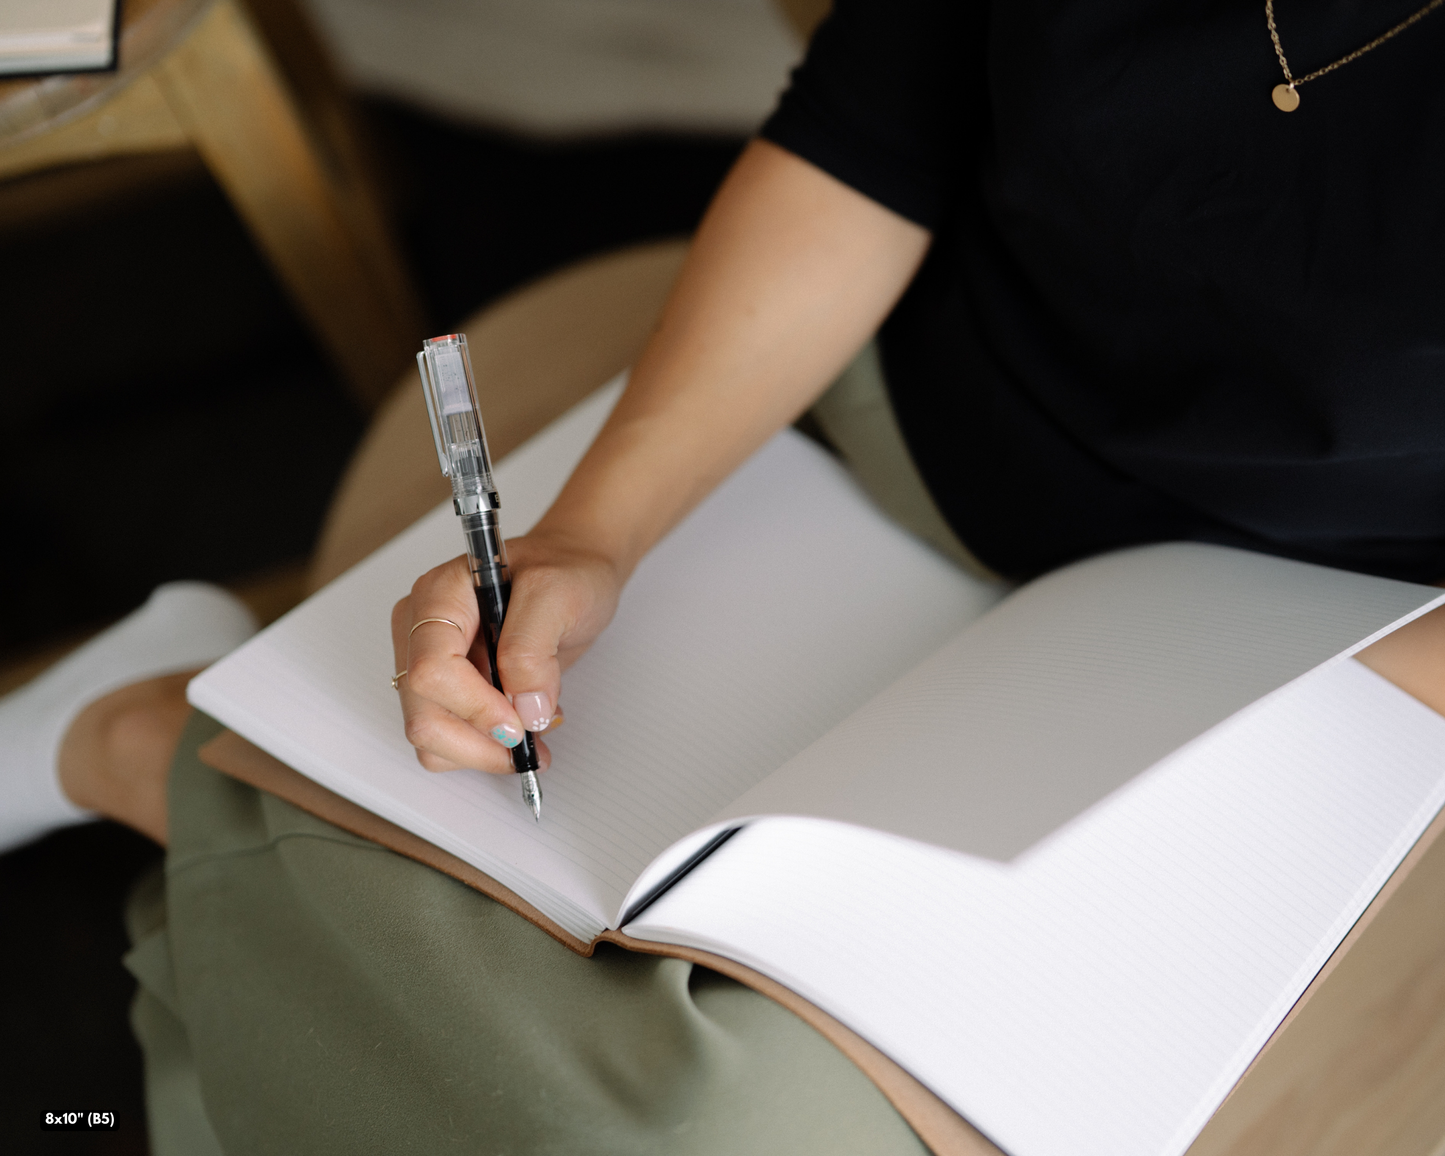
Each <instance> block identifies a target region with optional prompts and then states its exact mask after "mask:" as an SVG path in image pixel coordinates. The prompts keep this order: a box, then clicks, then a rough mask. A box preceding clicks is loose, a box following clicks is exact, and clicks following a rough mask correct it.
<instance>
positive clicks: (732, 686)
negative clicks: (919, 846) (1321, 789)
mask: <svg viewBox="0 0 1445 1156" xmlns="http://www.w3.org/2000/svg"><path fill="white" fill-rule="evenodd" d="M619 389H620V385H614V386H613V387H612V389H610V390H609V391H607V392H605V393H604V394H601V395H598V396H596V397H594V398H593V399H591V400H589V401H587V402H585V403H583V405H581V406H579V407H578V408H577V409H576V410H574V411H573V412H572V413H570V414H569V415H567V416H566V417H565V418H563V419H562V420H561V421H559V422H558V423H556V424H555V425H554V426H553V427H551V428H549V429H548V430H547V431H545V432H544V433H543V434H542V435H540V436H539V437H538V438H537V439H534V441H533V442H531V443H529V444H528V445H526V446H524V447H522V448H521V449H519V450H517V451H516V452H515V453H514V454H512V455H509V457H508V458H507V459H506V460H505V461H504V462H502V463H500V464H499V466H498V468H497V471H496V478H497V484H498V489H499V491H500V493H501V495H502V502H503V506H502V524H503V528H504V530H505V531H506V532H507V533H508V534H510V535H516V534H519V533H521V532H523V531H524V530H525V529H526V528H527V527H529V526H530V525H531V524H532V523H533V522H534V521H535V520H536V519H537V518H538V517H540V516H541V514H542V513H543V512H544V511H545V509H546V507H547V506H548V505H549V504H550V502H551V500H552V498H553V497H554V496H555V495H556V493H557V491H558V490H559V489H560V487H561V485H562V483H563V481H564V479H565V478H566V476H567V474H568V473H569V472H570V471H571V469H572V466H573V465H574V464H575V463H576V461H577V459H578V458H579V457H580V456H581V455H582V453H583V452H584V451H585V448H586V446H587V445H588V444H589V442H590V441H591V439H592V437H593V436H594V434H595V432H596V430H597V429H598V428H599V427H600V425H601V423H602V422H603V420H605V417H606V414H607V413H608V411H609V410H610V407H611V405H612V403H613V401H614V400H615V398H616V396H617V392H618V390H619ZM460 547H461V535H460V531H459V529H458V527H457V524H456V518H455V517H454V516H453V514H452V512H451V508H450V504H448V505H447V506H444V507H442V508H440V509H438V510H437V511H436V512H434V513H433V514H431V515H429V516H428V517H426V518H424V519H422V521H421V522H419V523H418V524H417V525H416V526H414V527H412V528H411V529H410V530H408V531H406V532H405V533H404V534H402V535H400V536H399V537H398V538H397V539H395V540H394V541H393V542H391V543H390V544H388V545H387V546H386V547H384V548H383V549H381V550H380V551H378V552H377V553H376V554H374V555H372V556H371V557H370V558H369V559H367V560H366V561H365V562H363V563H361V564H360V565H359V566H357V567H356V568H354V569H353V570H352V571H350V572H348V573H347V574H345V575H343V576H342V577H341V578H339V579H338V580H337V581H336V582H334V583H333V584H332V585H331V586H329V587H327V589H326V590H324V591H322V592H321V593H319V594H318V595H316V596H315V597H313V598H311V599H309V600H308V601H307V602H306V603H304V604H303V605H302V606H300V607H298V608H297V609H296V610H295V611H293V612H292V613H291V614H289V615H287V616H286V617H285V618H283V619H282V620H281V621H280V622H278V623H276V624H275V625H273V626H272V627H271V628H269V629H268V630H266V631H264V632H262V633H261V634H260V635H258V636H257V637H256V638H255V639H253V640H252V641H251V642H249V643H248V644H247V645H246V646H244V647H242V648H241V649H240V650H238V651H236V652H235V653H234V654H232V655H231V656H229V657H227V658H226V659H224V660H222V661H221V662H219V663H217V664H216V665H215V666H213V667H211V668H210V669H209V670H207V671H206V672H205V673H204V674H203V675H201V676H200V677H199V678H198V679H196V680H195V681H194V682H192V684H191V692H190V694H191V701H192V702H193V703H195V704H196V705H197V706H199V707H200V708H201V709H202V710H205V711H207V712H209V713H210V714H212V715H213V716H215V717H216V718H219V719H220V720H221V721H222V722H224V723H225V724H226V725H227V726H230V727H231V728H232V729H234V730H236V731H237V732H239V733H240V734H242V735H244V736H245V737H246V738H248V739H250V740H251V741H252V742H254V743H256V744H257V745H258V746H260V747H262V748H263V749H265V750H267V751H269V752H270V753H271V754H273V755H275V756H276V757H277V758H279V759H280V760H281V761H282V762H285V763H287V764H289V765H290V766H292V767H295V768H296V769H297V770H299V771H301V772H302V773H304V774H306V775H309V776H310V777H311V778H313V779H315V780H316V781H317V782H319V783H321V784H322V785H323V786H326V787H328V788H330V789H331V790H333V791H335V792H337V793H338V794H341V795H343V796H345V797H346V798H349V799H352V800H353V801H355V802H357V803H359V804H360V805H362V806H364V807H366V808H367V809H369V810H371V811H373V812H375V813H376V814H379V815H382V816H383V817H385V818H387V819H390V820H391V821H393V822H395V823H398V824H400V825H401V826H403V827H406V828H407V829H409V830H411V831H414V832H416V833H417V834H419V835H421V836H422V837H423V838H425V839H428V840H430V841H431V842H433V843H435V844H436V845H437V846H439V847H442V848H443V849H445V850H447V851H450V852H452V853H453V854H455V855H457V856H458V857H460V858H462V859H464V860H466V861H467V862H469V863H471V864H472V865H474V866H476V867H478V868H480V869H481V870H483V871H485V872H486V873H487V874H489V875H491V876H492V877H493V878H495V879H497V880H498V881H499V882H501V883H503V884H505V885H506V886H508V887H510V888H511V889H512V890H514V891H516V892H517V893H518V894H519V895H521V896H522V897H523V898H524V899H526V900H527V901H529V902H531V903H533V904H534V905H535V906H537V907H538V908H540V909H541V910H542V911H544V912H546V913H547V914H548V915H550V916H551V917H552V918H554V919H556V920H557V922H559V923H560V924H562V926H563V927H565V928H567V930H569V931H571V932H572V933H573V934H576V935H578V936H580V937H581V938H584V939H590V938H591V937H592V936H593V935H595V934H597V933H598V932H599V931H601V930H602V929H603V928H604V927H606V926H607V925H609V923H610V922H611V921H613V920H614V919H615V917H616V915H617V913H618V911H619V909H620V906H621V903H622V900H623V896H624V895H625V894H626V892H627V889H628V887H629V885H630V884H631V883H632V881H633V879H634V877H635V876H636V875H637V874H638V873H639V872H640V871H641V870H642V868H643V867H644V866H645V865H646V864H647V862H648V861H649V860H650V859H651V858H652V857H653V856H654V855H655V854H657V853H658V852H659V851H661V850H663V849H664V848H666V847H667V846H668V845H669V844H671V843H672V842H674V841H675V840H677V839H679V838H681V837H682V836H684V835H686V834H687V833H688V832H689V831H690V830H692V829H693V828H695V827H696V826H698V825H699V824H700V823H702V822H703V821H704V820H705V819H706V818H707V817H708V816H709V815H710V814H712V813H713V812H715V811H717V810H718V809H719V808H721V807H724V806H725V805H726V804H727V803H728V801H729V800H731V799H733V798H736V797H737V796H738V795H739V794H741V793H742V792H743V791H745V790H746V789H747V788H748V787H750V786H751V785H753V784H754V783H756V782H757V781H758V780H759V779H761V778H762V777H763V776H764V775H766V774H767V773H768V772H770V771H772V770H774V769H776V768H777V767H778V766H780V765H781V764H782V763H784V762H785V761H787V759H788V758H790V757H791V756H792V755H794V754H796V753H797V752H798V751H799V750H800V749H802V748H803V747H804V746H805V745H806V744H807V743H808V742H810V741H811V740H813V739H814V738H816V737H817V736H818V735H819V734H821V733H822V732H823V731H825V730H826V729H827V728H828V727H830V726H832V725H833V724H834V723H836V722H837V721H838V720H839V719H841V718H843V717H844V716H845V715H846V714H847V713H848V712H849V711H851V710H853V709H854V708H855V707H857V706H858V705H859V704H861V703H862V702H865V701H866V700H867V699H868V698H869V697H870V696H871V695H873V694H875V693H876V692H877V691H878V690H879V689H881V688H882V687H883V686H885V685H886V684H887V683H888V682H889V681H890V680H892V679H893V678H895V677H897V676H898V675H899V674H901V673H902V672H903V671H904V670H906V669H908V667H910V666H912V665H913V664H914V663H916V662H918V661H919V660H920V659H922V658H923V657H925V656H926V655H927V654H928V653H930V652H931V651H932V650H934V649H935V648H936V647H937V646H938V644H939V641H940V640H941V639H942V638H945V637H947V636H948V635H949V634H950V633H953V632H956V631H957V630H959V629H960V628H961V627H962V626H963V625H964V624H966V623H967V622H969V621H971V620H972V619H973V618H974V617H976V616H977V615H978V614H979V613H981V612H982V611H983V610H984V609H986V608H987V607H988V606H989V605H991V604H992V603H993V602H994V601H995V600H996V599H997V597H998V590H997V589H996V588H995V587H993V586H991V585H989V584H986V583H982V582H980V581H978V580H976V579H973V578H971V577H969V576H967V575H965V574H963V573H962V572H960V571H959V570H957V569H956V568H955V567H953V566H952V565H951V564H949V563H948V562H946V561H944V560H943V559H941V558H940V557H938V556H937V555H935V554H934V553H933V552H932V551H930V550H929V549H928V548H927V547H925V546H923V545H921V544H920V543H918V542H917V541H915V540H914V539H913V538H911V537H910V536H909V535H908V534H906V533H905V532H904V531H902V530H900V529H898V528H897V527H895V526H894V525H893V524H892V523H890V522H889V521H888V520H887V519H886V518H884V517H883V515H881V514H880V513H878V512H877V511H876V510H875V509H874V507H873V506H872V505H871V504H870V503H869V501H868V500H867V499H866V497H864V495H863V494H862V493H861V492H860V491H859V490H858V489H857V487H856V486H855V485H854V483H853V482H852V480H851V479H850V478H849V477H848V475H847V474H846V472H845V471H844V470H843V469H842V468H841V467H840V466H839V465H838V464H837V463H836V462H835V461H834V460H833V459H831V458H830V457H828V455H826V454H824V453H823V452H822V451H821V450H819V449H818V448H817V447H816V446H814V445H813V444H812V443H810V442H808V441H807V440H806V439H804V438H802V437H800V436H799V435H797V434H795V433H793V432H792V431H784V433H782V434H780V435H779V436H778V437H777V438H775V439H774V440H773V441H772V442H770V443H769V444H768V445H767V446H765V447H764V448H763V449H762V450H761V451H759V453H758V454H757V455H755V456H754V457H753V458H752V459H751V460H750V461H749V462H748V463H746V464H745V465H744V466H743V467H742V468H741V469H740V470H739V471H738V472H737V473H736V474H735V475H734V476H733V477H732V478H730V479H729V480H728V481H727V482H726V483H724V485H723V486H722V487H721V488H720V489H719V490H718V491H717V492H716V493H715V494H714V495H713V496H712V497H711V498H710V499H708V501H707V502H705V503H704V504H703V505H702V506H700V507H699V508H698V509H697V510H696V511H695V512H694V513H693V515H692V516H691V517H689V518H688V519H687V520H686V521H685V522H684V523H683V524H682V525H681V526H679V527H678V529H677V530H675V531H674V532H673V533H672V534H671V535H669V537H668V538H667V539H666V540H665V541H663V542H662V543H661V544H660V545H659V546H658V547H657V549H656V550H654V551H653V553H652V554H651V555H649V557H648V558H647V559H646V560H645V561H644V562H643V564H642V565H641V566H640V567H639V568H638V570H637V572H636V574H635V575H634V576H633V578H632V581H631V582H630V583H629V584H628V586H627V588H626V590H625V591H624V593H623V596H622V602H621V605H620V607H619V610H618V613H617V616H616V618H615V619H614V621H613V623H612V625H611V626H610V627H609V628H608V630H607V631H606V633H605V634H604V635H603V636H602V638H601V639H600V640H599V641H598V642H597V644H596V645H595V646H594V647H593V648H592V650H591V651H590V652H589V653H588V654H587V655H585V656H584V657H583V658H582V659H581V660H580V661H579V662H578V663H577V664H576V665H575V666H574V667H573V668H572V669H571V670H569V671H568V672H566V674H565V675H564V677H563V692H562V701H563V703H564V704H565V706H566V712H567V725H566V726H565V727H564V728H562V729H561V730H559V731H557V732H555V733H553V734H549V735H547V736H546V738H547V742H548V745H549V746H550V747H551V749H552V753H553V764H552V768H551V769H550V770H549V771H548V772H547V773H546V775H544V776H543V790H544V793H545V804H544V808H543V818H542V823H541V825H540V826H538V825H536V824H534V823H533V821H532V818H531V816H530V814H529V813H528V812H527V811H526V809H525V808H524V807H523V806H522V804H521V801H520V796H519V794H518V788H517V784H516V781H515V779H514V778H513V777H512V776H491V775H484V774H480V773H477V772H473V771H454V772H449V773H446V774H430V773H428V772H426V771H424V770H422V769H421V767H420V766H418V765H417V762H416V759H415V755H414V752H413V751H412V750H411V748H410V747H409V746H408V745H407V742H406V739H405V737H404V735H403V733H402V719H401V710H400V706H399V704H398V701H397V696H396V694H395V693H394V692H393V691H392V690H391V687H390V685H389V680H390V677H391V675H392V673H393V666H392V653H391V640H390V634H389V627H388V623H389V619H390V611H391V606H392V603H393V602H394V601H395V600H396V599H397V598H398V597H400V596H401V595H403V594H405V593H406V592H407V590H408V589H410V587H411V584H412V582H413V580H414V579H415V578H416V576H417V575H419V574H420V573H422V572H423V571H425V570H427V569H429V568H430V567H432V566H434V565H436V564H438V563H439V562H442V561H444V560H446V559H447V558H450V557H453V556H455V555H456V554H457V553H458V552H459V550H460Z"/></svg>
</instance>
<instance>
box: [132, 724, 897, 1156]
mask: <svg viewBox="0 0 1445 1156" xmlns="http://www.w3.org/2000/svg"><path fill="white" fill-rule="evenodd" d="M213 726H214V724H210V723H209V720H205V719H204V718H202V717H200V716H197V717H196V718H195V719H193V721H192V724H191V726H190V728H189V729H188V731H187V734H186V737H185V739H183V742H182V746H181V751H180V754H179V755H178V757H177V760H176V763H175V766H174V767H173V770H172V777H171V788H170V790H171V845H170V849H169V851H168V854H167V861H166V872H165V879H164V892H163V903H160V902H159V897H158V896H152V899H151V912H150V916H149V918H148V919H147V918H146V917H145V913H143V912H133V913H132V914H133V927H134V928H135V930H136V933H137V935H138V937H139V942H138V944H137V948H136V950H135V951H134V952H133V953H132V957H131V962H132V967H133V969H134V970H136V971H137V972H138V974H140V976H141V979H142V986H143V992H142V995H141V997H140V1001H139V1002H138V1005H137V1028H138V1031H139V1032H140V1034H141V1035H142V1036H143V1037H144V1036H146V1035H147V1034H149V1035H150V1037H151V1039H145V1040H143V1042H144V1043H145V1045H146V1047H147V1053H148V1054H147V1061H148V1084H149V1085H150V1086H148V1095H149V1100H150V1103H151V1105H152V1110H153V1112H158V1111H162V1110H164V1111H167V1112H169V1113H171V1114H172V1115H175V1114H176V1113H178V1112H181V1113H182V1114H183V1113H184V1108H183V1106H178V1105H179V1104H180V1100H183V1099H184V1096H183V1095H181V1094H180V1093H177V1091H176V1089H177V1088H180V1089H181V1091H182V1092H184V1089H185V1088H186V1087H193V1088H194V1089H196V1091H197V1092H198V1093H199V1096H200V1099H201V1100H202V1101H203V1102H204V1117H205V1119H206V1120H208V1121H209V1123H210V1126H211V1127H212V1128H213V1129H214V1132H215V1138H216V1140H217V1141H218V1142H219V1148H220V1150H222V1151H225V1152H227V1153H242V1152H253V1151H256V1152H259V1151H273V1150H274V1151H306V1152H315V1153H324V1152H330V1151H336V1152H343V1151H344V1152H348V1153H352V1152H358V1151H397V1150H404V1149H409V1148H411V1147H416V1148H417V1149H418V1150H426V1149H430V1148H434V1147H438V1146H442V1145H450V1144H457V1143H462V1144H465V1145H468V1146H469V1148H472V1149H475V1148H477V1146H478V1145H481V1144H484V1145H485V1146H486V1150H489V1151H490V1150H495V1151H505V1152H515V1153H527V1152H575V1151H588V1152H613V1151H615V1152H618V1153H624V1152H625V1153H647V1152H667V1153H700V1154H701V1153H713V1152H717V1153H722V1152H738V1151H748V1152H780V1153H781V1152H788V1153H807V1152H813V1151H817V1152H824V1151H826V1152H830V1153H847V1152H860V1153H861V1152H867V1153H879V1154H883V1153H891V1152H897V1153H921V1152H923V1151H925V1149H924V1148H923V1145H922V1144H921V1142H920V1141H919V1140H918V1139H917V1137H916V1136H915V1135H914V1134H913V1132H912V1131H911V1130H910V1129H909V1128H908V1126H907V1125H906V1124H905V1123H904V1122H903V1120H902V1119H901V1118H900V1117H899V1116H898V1115H897V1113H896V1112H895V1111H894V1110H893V1108H892V1107H891V1105H889V1104H888V1102H887V1101H886V1100H885V1099H884V1098H883V1097H882V1095H881V1094H880V1093H879V1092H878V1091H877V1089H876V1088H875V1087H874V1086H873V1084H872V1083H871V1082H869V1081H868V1080H867V1079H866V1078H865V1077H864V1076H863V1075H862V1074H861V1073H860V1072H859V1071H858V1070H857V1069H856V1068H855V1067H854V1066H853V1065H852V1064H851V1063H850V1062H849V1061H848V1060H847V1059H845V1058H844V1057H843V1056H842V1055H841V1054H840V1053H839V1052H837V1051H836V1050H835V1049H834V1048H833V1047H832V1046H831V1045H830V1044H828V1043H827V1041H825V1040H824V1039H823V1038H822V1037H821V1036H818V1035H817V1034H816V1033H815V1032H813V1030H812V1029H811V1028H809V1027H808V1026H807V1025H806V1024H804V1023H803V1022H802V1021H801V1020H799V1019H797V1018H796V1017H795V1016H793V1015H792V1014H791V1013H790V1012H788V1011H786V1010H785V1009H783V1008H781V1007H779V1006H778V1005H777V1004H774V1003H773V1002H772V1001H770V1000H768V999H766V998H764V997H762V996H760V995H758V994H756V993H755V992H753V991H751V990H750V989H748V988H745V987H743V986H741V985H739V984H737V983H734V982H733V981H731V980H728V979H726V978H724V977H722V976H719V975H717V974H716V973H713V972H711V971H708V970H706V969H704V968H700V967H695V966H692V965H690V964H687V963H684V962H682V961H679V960H670V959H660V958H655V957H648V956H640V955H634V954H632V953H628V952H624V951H622V950H620V949H616V948H613V947H611V946H610V945H604V946H603V947H602V948H601V949H600V950H599V951H598V953H597V955H596V956H595V957H594V958H592V959H583V958H581V957H579V956H577V955H575V954H573V953H572V952H570V951H568V950H567V949H566V948H564V947H562V946H561V945H560V944H558V943H557V942H555V941H554V940H552V939H551V938H549V937H548V936H546V935H545V934H543V933H542V932H541V931H539V930H537V929H536V928H535V927H533V926H532V925H531V924H529V923H527V922H526V921H525V920H522V919H521V918H519V917H518V916H516V915H514V914H512V913H511V912H510V911H507V910H506V909H505V908H503V907H501V906H500V905H499V904H497V903H495V902H493V901H492V900H490V899H488V898H486V897H485V896H483V895H480V894H478V893H477V892H475V891H472V890H470V889H469V888H467V887H465V886H463V885H461V884H459V883H457V882H455V881H454V880H452V879H450V878H447V877H446V876H443V875H441V874H439V873H437V872H434V871H432V870H430V869H429V868H426V867H424V866H421V865H420V864H417V863H414V862H412V861H410V860H408V859H405V858H402V857H401V856H398V855H395V854H393V853H392V852H390V851H387V850H386V849H384V848H381V847H378V846H377V845H375V844H372V843H368V842H366V841H364V840H362V839H358V838H356V837H354V836H352V835H349V834H347V833H346V832H343V831H341V830H339V829H338V828H335V827H332V826H330V825H329V824H326V823H324V822H322V821H321V820H318V819H316V818H313V817H312V816H310V815H308V814H306V813H304V812H302V811H299V810H297V809H296V808H294V807H291V806H290V805H288V804H286V803H284V802H282V801H280V800H278V799H276V798H274V797H272V796H269V795H265V794H263V793H261V792H258V791H256V790H254V789H252V788H250V787H247V786H245V785H243V784H241V783H238V782H235V781H233V780H231V779H228V778H226V777H225V776H223V775H220V774H218V773H217V772H214V771H212V770H210V769H209V768H207V767H205V766H204V765H203V764H201V763H200V762H199V760H198V759H196V757H195V754H194V751H195V747H196V746H197V745H199V743H200V742H201V741H204V739H205V738H206V737H208V734H209V731H208V729H207V728H208V727H213ZM138 902H139V903H143V902H144V899H143V897H142V898H141V899H140V900H138ZM146 1009H149V1012H148V1013H147V1012H146ZM143 1013H145V1014H149V1015H150V1020H149V1021H146V1020H145V1014H143ZM142 1021H145V1022H142ZM162 1021H164V1022H165V1025H166V1026H165V1027H163V1028H162V1027H157V1026H156V1024H157V1023H160V1022H162ZM172 1021H173V1022H172ZM177 1033H179V1039H180V1044H179V1045H177V1043H176V1039H177ZM178 1046H179V1047H180V1049H181V1050H182V1051H188V1062H189V1064H190V1065H191V1069H192V1074H190V1075H189V1076H188V1077H187V1078H189V1079H190V1081H191V1082H190V1084H186V1083H185V1080H184V1079H182V1080H180V1081H179V1083H178V1082H177V1078H176V1073H175V1069H176V1067H177V1062H176V1052H177V1047H178ZM152 1052H155V1053H156V1054H155V1055H152V1054H151V1053H152ZM160 1053H165V1054H164V1055H161V1054H160ZM152 1071H154V1072H155V1073H156V1074H158V1075H159V1074H165V1075H166V1078H167V1079H168V1080H169V1081H170V1082H169V1083H168V1084H166V1086H165V1087H163V1088H160V1087H155V1086H154V1082H153V1081H150V1075H151V1073H152ZM178 1097H179V1098H178ZM158 1124H159V1125H160V1126H159V1127H153V1131H155V1132H157V1134H158V1138H159V1133H161V1132H163V1131H164V1125H165V1121H159V1122H158ZM157 1156H165V1153H164V1152H162V1151H160V1147H159V1146H158V1148H157Z"/></svg>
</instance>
